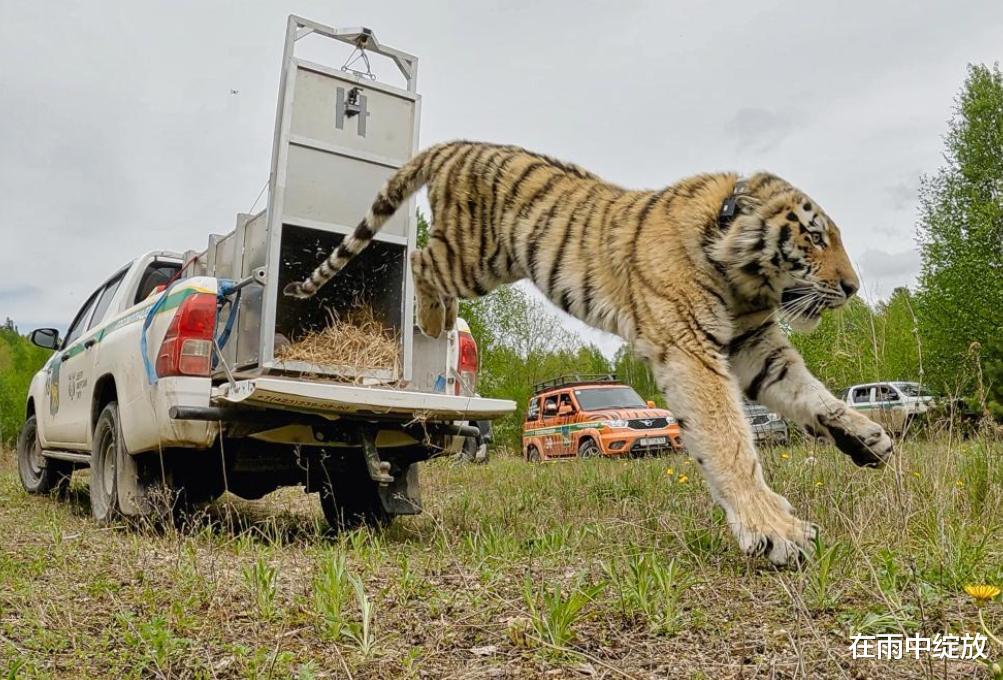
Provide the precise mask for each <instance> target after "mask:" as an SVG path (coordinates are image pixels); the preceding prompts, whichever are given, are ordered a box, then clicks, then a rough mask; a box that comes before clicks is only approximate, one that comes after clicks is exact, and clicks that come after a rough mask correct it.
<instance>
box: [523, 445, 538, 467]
mask: <svg viewBox="0 0 1003 680" xmlns="http://www.w3.org/2000/svg"><path fill="white" fill-rule="evenodd" d="M526 460H527V461H529V462H530V463H539V462H540V460H541V458H540V449H538V448H536V447H535V446H533V445H532V444H530V445H529V448H527V449H526Z"/></svg>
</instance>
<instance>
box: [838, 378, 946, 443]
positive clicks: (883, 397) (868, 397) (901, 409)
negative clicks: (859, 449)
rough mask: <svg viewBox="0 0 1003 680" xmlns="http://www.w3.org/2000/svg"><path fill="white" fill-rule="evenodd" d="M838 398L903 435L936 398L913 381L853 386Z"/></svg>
mask: <svg viewBox="0 0 1003 680" xmlns="http://www.w3.org/2000/svg"><path fill="white" fill-rule="evenodd" d="M840 398H841V399H843V400H844V401H845V402H846V403H847V404H848V405H849V406H850V407H851V408H853V409H856V410H858V411H861V412H863V413H865V414H866V415H867V416H868V417H869V418H871V419H873V420H874V421H875V422H877V423H880V424H881V425H882V426H883V427H884V428H885V429H887V430H889V431H891V432H903V431H905V430H906V428H907V427H908V426H909V424H910V423H911V422H912V421H913V420H914V419H915V418H916V417H918V416H923V415H925V414H926V413H928V412H929V411H930V409H931V408H933V406H934V405H935V403H936V400H937V397H936V396H935V395H934V394H933V393H932V392H929V391H927V390H926V389H924V388H923V387H922V386H921V385H920V384H919V383H915V382H877V383H867V384H865V385H854V386H852V387H850V388H848V389H846V390H843V392H842V394H841V395H840Z"/></svg>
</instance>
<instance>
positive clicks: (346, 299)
mask: <svg viewBox="0 0 1003 680" xmlns="http://www.w3.org/2000/svg"><path fill="white" fill-rule="evenodd" d="M308 36H319V37H320V38H322V39H328V40H331V41H336V42H337V43H344V44H347V45H349V46H351V48H352V49H353V50H354V52H353V55H361V57H362V61H363V63H364V64H365V68H366V71H365V72H360V71H357V70H352V69H351V68H350V66H349V65H348V64H347V63H346V65H345V66H343V67H340V68H339V67H333V66H332V65H330V64H321V63H316V62H313V61H307V60H305V59H304V58H302V57H301V56H299V55H298V53H297V45H298V44H299V43H300V41H303V40H304V38H307V37H308ZM370 54H373V55H382V57H384V58H388V59H389V60H391V61H392V62H393V64H394V65H395V66H396V67H397V69H398V70H399V71H400V73H401V74H402V75H403V77H404V81H405V83H406V85H405V87H404V88H400V87H395V86H392V85H389V84H386V83H383V82H380V81H378V80H376V79H375V76H374V75H373V74H372V72H371V70H370V68H369V60H368V55H370ZM417 67H418V60H417V58H415V57H414V56H412V55H410V54H407V53H405V52H401V51H399V50H396V49H393V48H390V47H387V46H385V45H382V44H381V43H380V42H379V41H378V40H377V38H376V36H375V35H374V34H373V32H372V31H371V30H369V29H367V28H357V29H334V28H331V27H328V26H323V25H321V24H318V23H315V22H313V21H309V20H307V19H303V18H300V17H296V16H291V17H290V18H289V23H288V26H287V29H286V38H285V49H284V52H283V57H282V72H281V77H280V83H279V97H278V107H277V111H276V119H275V136H274V140H273V146H272V163H271V174H270V175H269V181H268V204H267V208H266V209H265V210H263V211H262V212H260V213H257V214H255V215H248V214H239V215H237V220H236V226H235V228H234V230H233V231H231V232H230V233H228V234H226V235H222V236H221V235H215V234H214V235H212V236H210V238H209V245H208V248H207V249H206V250H205V251H203V252H201V253H190V254H189V256H190V260H189V263H188V265H187V266H186V269H185V273H186V275H208V276H215V277H218V278H224V279H232V280H235V281H237V280H242V279H246V278H247V277H250V276H252V275H253V274H254V273H255V272H256V271H257V272H259V273H260V274H262V275H260V276H259V279H260V280H263V281H264V285H253V286H246V287H245V288H243V289H242V290H241V296H240V300H239V304H238V305H236V311H235V313H236V318H235V319H234V323H233V331H232V334H231V336H230V339H229V341H228V342H227V344H226V345H225V346H224V347H223V348H222V357H223V359H224V360H225V364H226V366H228V367H230V368H231V369H232V370H233V372H234V374H236V375H238V376H243V377H253V376H260V375H264V374H293V375H296V374H309V375H317V376H322V377H324V376H327V377H332V378H348V379H354V380H360V379H361V380H365V381H366V382H372V383H380V382H391V381H395V380H405V381H410V380H412V371H413V354H414V353H413V344H414V323H413V310H412V307H413V291H412V282H411V277H410V276H409V275H408V266H407V263H408V258H409V255H410V253H411V252H412V251H413V250H414V248H415V241H416V236H417V220H416V216H415V203H414V198H413V197H412V198H411V199H410V200H409V201H408V203H407V205H406V206H402V207H401V209H400V210H399V211H398V213H397V214H396V215H395V216H394V217H393V218H391V219H390V220H389V221H388V222H387V223H386V224H385V225H384V227H383V229H382V230H381V231H380V233H379V234H377V236H376V239H375V242H374V243H373V244H372V245H371V246H370V247H369V248H367V249H366V250H365V251H364V252H363V253H361V254H360V255H359V256H358V257H357V258H356V259H355V260H353V261H352V262H351V263H350V264H349V265H348V266H347V267H346V268H345V270H343V271H342V272H341V273H340V274H339V276H337V277H336V278H335V279H334V280H333V281H331V282H330V283H329V284H328V285H327V286H325V287H324V288H323V289H322V290H321V291H320V292H319V293H318V294H317V295H316V296H315V297H313V298H311V299H309V300H297V299H293V298H289V297H285V296H283V295H282V289H283V287H284V286H285V285H286V284H287V283H290V282H292V281H297V280H301V279H303V278H305V277H306V276H308V275H309V274H310V272H311V271H312V270H313V269H314V267H316V266H317V264H319V262H320V261H321V260H323V259H324V258H325V257H326V256H327V254H328V253H330V252H331V251H332V250H333V249H334V248H335V247H337V245H338V243H340V242H341V240H342V239H343V238H344V237H345V235H347V234H349V233H351V232H352V231H353V230H354V228H355V225H356V224H358V222H359V221H360V220H361V219H362V218H363V217H364V216H365V214H366V212H367V211H368V209H369V206H370V204H371V202H372V200H373V199H374V198H375V196H376V194H377V192H378V191H379V189H380V188H381V186H382V185H383V183H384V182H385V181H386V180H387V178H388V177H389V176H390V175H391V174H393V173H394V172H395V171H396V170H397V169H398V168H400V167H401V166H402V165H403V164H404V163H405V162H407V160H408V159H409V158H411V156H412V155H414V153H415V151H416V150H417V145H418V121H419V111H420V103H421V102H420V98H419V96H418V94H417V93H416V84H417ZM360 307H363V308H366V309H367V310H368V311H371V312H372V316H373V318H374V319H375V320H376V321H377V322H378V323H379V324H381V325H382V326H383V327H385V328H386V329H387V330H388V331H390V332H391V333H393V334H394V335H395V337H396V338H399V347H398V351H399V361H397V362H395V363H394V365H393V366H387V367H385V368H384V367H380V368H361V367H358V366H332V365H319V364H312V363H305V362H298V361H283V360H281V359H280V358H277V357H276V348H277V346H281V345H282V344H284V343H286V342H292V341H295V340H296V338H297V337H299V336H301V335H302V334H304V333H306V332H308V331H311V330H320V329H322V328H323V327H324V326H325V325H326V323H327V322H328V320H329V318H330V315H331V314H334V315H337V316H338V317H341V318H344V317H345V315H349V313H350V312H351V311H352V310H353V309H356V308H360ZM227 309H228V310H229V308H227ZM228 313H230V312H229V311H224V313H223V317H222V318H221V319H220V323H226V320H227V319H226V315H227V314H228Z"/></svg>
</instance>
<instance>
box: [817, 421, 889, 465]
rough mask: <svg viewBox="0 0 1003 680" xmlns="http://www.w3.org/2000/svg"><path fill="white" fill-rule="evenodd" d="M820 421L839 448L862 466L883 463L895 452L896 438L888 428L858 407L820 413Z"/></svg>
mask: <svg viewBox="0 0 1003 680" xmlns="http://www.w3.org/2000/svg"><path fill="white" fill-rule="evenodd" d="M818 423H819V425H821V426H822V428H823V429H824V430H825V432H826V433H827V435H828V438H829V439H831V440H832V442H833V443H834V444H835V445H836V448H838V449H839V450H840V451H842V452H843V453H845V454H846V455H848V456H849V457H850V459H851V460H853V462H854V463H856V464H857V465H859V466H860V467H870V468H878V467H881V466H882V465H884V464H885V463H887V462H888V460H889V459H890V458H891V456H892V453H893V452H894V446H893V444H892V438H891V437H889V436H888V433H887V432H885V430H884V428H883V427H881V426H880V425H878V424H877V423H875V422H874V421H873V420H871V419H870V418H868V417H867V416H865V415H863V414H861V413H858V412H857V411H852V410H850V409H844V410H842V411H841V412H838V413H834V414H831V415H827V414H819V416H818Z"/></svg>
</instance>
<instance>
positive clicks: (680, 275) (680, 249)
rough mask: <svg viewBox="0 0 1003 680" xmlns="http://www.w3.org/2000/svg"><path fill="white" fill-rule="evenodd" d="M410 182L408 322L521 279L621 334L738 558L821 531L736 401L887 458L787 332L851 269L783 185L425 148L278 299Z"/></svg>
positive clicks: (867, 423) (829, 299)
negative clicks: (770, 465)
mask: <svg viewBox="0 0 1003 680" xmlns="http://www.w3.org/2000/svg"><path fill="white" fill-rule="evenodd" d="M422 186H425V187H427V190H428V202H429V205H430V208H431V227H430V232H429V235H428V243H427V245H425V246H424V247H422V248H420V249H417V250H414V251H413V252H412V254H411V256H410V265H411V271H412V276H413V280H414V289H415V308H416V312H415V315H416V321H417V325H418V327H419V329H420V331H421V332H422V333H424V334H425V335H427V336H430V337H433V338H434V337H438V336H439V335H440V334H441V333H442V332H443V331H445V330H450V329H452V328H454V325H455V323H456V316H457V306H458V301H459V300H460V299H473V298H477V297H480V296H483V295H487V294H488V293H490V292H491V291H492V290H494V289H495V288H497V287H498V286H500V285H503V284H508V283H513V282H515V281H518V280H521V279H529V280H530V281H531V282H532V283H533V284H534V285H535V286H536V287H537V288H538V289H539V290H540V291H541V292H542V293H543V294H544V295H545V296H546V297H547V298H549V299H550V300H551V301H552V302H553V303H554V304H555V305H556V306H557V307H559V308H560V309H562V310H563V311H564V312H566V313H568V314H570V315H571V316H574V317H576V318H578V319H580V320H582V321H583V322H585V323H586V324H588V325H590V326H592V327H595V328H598V329H600V330H603V331H606V332H609V333H613V334H616V335H618V336H620V337H621V338H623V339H624V340H625V341H626V342H627V343H629V345H630V346H631V347H632V348H633V351H634V352H635V354H637V355H638V356H639V357H641V358H642V359H643V360H645V361H646V362H647V364H648V365H649V366H650V368H651V371H652V373H653V375H654V378H655V380H656V383H657V385H658V388H659V389H660V390H661V391H662V393H663V394H664V396H665V399H666V402H667V404H668V406H669V408H670V409H671V410H672V412H673V414H674V415H675V417H676V418H677V421H678V423H679V427H680V430H681V437H682V439H683V443H684V445H685V447H686V449H687V450H688V451H689V452H690V455H691V456H692V458H693V460H695V461H696V463H697V464H698V465H699V467H700V469H701V471H702V473H703V476H704V478H705V479H706V481H707V485H708V487H709V489H710V494H711V497H712V499H713V501H714V502H716V503H717V504H718V505H719V506H720V507H721V508H723V510H724V514H725V517H726V520H727V523H728V526H729V527H730V529H731V531H732V533H733V534H734V536H735V538H736V540H737V542H738V544H739V547H740V549H741V550H742V551H743V552H744V553H746V554H748V555H752V556H763V557H766V558H767V559H768V560H769V561H770V562H772V563H773V564H775V565H787V564H792V563H799V562H800V561H801V560H803V559H804V558H805V557H806V556H808V555H810V554H811V553H812V551H813V546H814V545H815V544H816V541H815V538H816V536H817V532H818V527H817V526H816V525H814V524H813V523H811V522H807V521H804V520H802V519H800V518H799V517H797V516H796V515H795V513H794V511H793V509H792V507H791V504H790V503H789V502H788V501H787V500H786V499H785V498H784V497H783V496H781V495H780V494H778V493H776V492H775V491H773V490H772V489H771V488H770V487H769V485H768V484H767V482H766V480H765V478H764V474H763V467H762V465H761V463H760V460H759V458H758V456H757V453H756V449H755V446H754V442H753V436H752V431H751V426H750V425H749V423H748V421H747V420H746V418H745V417H744V415H743V410H742V404H743V396H744V397H745V398H747V399H749V400H751V401H755V402H759V403H760V404H762V405H764V406H766V407H767V408H769V409H770V410H771V411H774V412H777V413H779V414H781V415H782V416H783V417H785V418H787V419H788V420H790V421H792V422H794V423H796V424H798V425H800V426H801V427H802V428H804V429H805V430H806V431H807V432H808V433H810V434H811V435H813V436H815V437H819V438H823V439H826V440H828V441H830V442H831V443H833V444H834V445H835V446H836V447H837V448H838V449H839V450H841V451H842V452H843V453H845V454H847V455H848V456H849V457H850V458H851V459H852V461H853V462H854V463H855V464H857V465H859V466H863V467H868V468H877V467H880V466H882V465H883V464H884V463H885V462H887V461H888V460H889V458H890V456H891V455H892V453H893V444H892V440H891V438H890V437H889V436H888V434H887V433H886V432H885V431H884V429H883V428H882V427H881V426H880V425H878V424H876V423H874V422H873V421H871V420H870V419H868V418H867V417H865V416H864V415H862V414H861V413H859V412H857V411H855V410H852V409H850V408H848V407H847V405H846V404H845V403H844V402H842V401H840V400H839V399H837V398H835V397H834V396H833V395H832V394H831V393H830V392H829V391H828V390H827V389H826V387H825V386H824V385H823V384H822V382H821V381H820V380H819V379H818V378H816V377H815V376H814V375H812V374H811V372H810V371H809V370H808V369H807V367H806V366H805V362H804V360H803V359H802V358H801V356H800V354H799V353H798V352H797V350H795V349H794V348H793V347H792V346H791V344H790V342H789V340H788V333H787V331H788V330H796V331H804V332H808V331H811V330H813V329H814V328H815V327H816V326H817V325H818V323H819V320H820V317H821V315H822V313H823V312H824V311H825V310H830V309H836V308H839V307H841V306H843V305H845V304H846V303H847V301H848V300H849V299H850V298H851V297H852V296H853V295H854V294H855V293H856V292H857V290H858V289H859V288H860V281H859V278H858V276H857V273H856V272H855V270H854V268H853V266H852V264H851V263H850V259H849V256H848V255H847V253H846V251H845V250H844V247H843V242H842V239H841V236H840V231H839V229H838V228H837V227H836V224H835V223H834V222H833V220H832V219H831V218H830V217H829V216H828V215H827V214H826V213H825V211H823V210H822V208H821V207H820V205H819V204H818V203H817V202H816V201H814V200H812V199H811V198H809V197H808V196H807V195H806V194H805V193H804V192H802V191H800V190H799V189H797V188H796V187H794V186H793V185H791V184H789V183H788V182H787V181H785V180H783V179H781V178H780V177H777V176H775V175H773V174H769V173H766V172H757V173H755V174H752V175H750V176H747V177H744V178H743V177H740V176H739V175H738V174H737V173H733V172H719V173H709V174H699V175H695V176H692V177H689V178H686V179H682V180H680V181H678V182H676V183H674V184H671V185H669V186H667V187H665V188H662V189H657V190H629V189H624V188H621V187H619V186H617V185H614V184H611V183H609V182H606V181H604V180H602V179H600V178H599V177H598V176H596V175H594V174H592V173H591V172H589V171H587V170H585V169H583V168H581V167H579V166H577V165H574V164H571V163H567V162H563V161H560V160H557V159H555V158H551V157H549V156H546V155H543V154H539V153H534V152H532V151H528V150H526V149H523V148H520V147H517V146H510V145H498V144H489V143H482V142H469V141H456V142H448V143H443V144H438V145H435V146H431V147H429V148H428V149H426V150H424V151H422V152H420V153H418V154H417V155H415V156H414V157H413V158H412V159H411V160H410V161H408V162H407V163H405V164H404V165H403V166H402V167H401V168H400V169H399V170H397V171H396V172H395V173H394V174H393V175H392V176H391V177H390V178H389V180H387V182H386V184H385V185H384V186H383V188H382V189H381V191H380V192H379V193H378V195H377V196H376V198H375V200H374V201H373V203H372V205H371V207H370V209H369V212H368V214H367V215H366V216H365V217H364V218H363V219H362V221H361V222H359V224H358V226H357V227H355V230H354V232H353V233H351V234H350V235H348V236H346V237H345V238H344V239H343V240H342V241H341V243H340V244H339V245H338V246H337V248H335V249H334V250H333V251H332V252H331V253H330V255H329V256H328V257H327V258H326V259H325V260H324V261H322V262H321V263H320V265H319V266H318V267H317V268H316V270H314V271H313V273H312V274H311V275H310V276H309V278H307V279H305V280H303V281H298V282H294V283H290V284H289V285H287V286H286V287H285V288H284V293H285V294H286V295H289V296H292V297H295V298H308V297H311V296H313V295H314V294H316V293H317V291H318V289H319V288H320V287H321V286H323V285H324V284H325V283H327V282H328V281H330V280H331V279H332V278H333V277H334V276H335V275H336V274H337V273H338V272H339V271H341V270H342V269H343V268H344V267H345V266H346V265H347V264H348V263H349V262H350V261H351V260H352V258H353V257H355V256H356V255H358V254H359V253H360V252H361V251H362V250H363V249H364V248H365V247H366V246H367V245H368V244H369V243H370V242H371V241H372V240H373V237H374V235H375V234H376V232H377V231H378V230H379V229H380V227H381V226H382V225H383V224H384V223H385V222H386V221H387V220H388V219H389V218H390V217H391V216H392V215H393V214H394V213H395V212H396V211H397V210H398V208H399V207H400V206H401V205H402V204H403V203H404V202H405V200H406V199H407V198H408V197H409V196H410V195H411V194H413V193H414V192H416V191H417V190H418V189H419V188H421V187H422Z"/></svg>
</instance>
